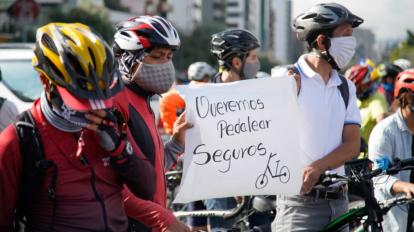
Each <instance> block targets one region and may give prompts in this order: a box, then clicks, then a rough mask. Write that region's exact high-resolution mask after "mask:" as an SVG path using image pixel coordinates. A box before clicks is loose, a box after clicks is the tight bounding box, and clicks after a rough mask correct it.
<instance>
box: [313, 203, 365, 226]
mask: <svg viewBox="0 0 414 232" xmlns="http://www.w3.org/2000/svg"><path fill="white" fill-rule="evenodd" d="M366 215H367V210H366V208H365V207H362V208H356V209H351V210H349V211H348V212H346V213H345V214H343V215H341V216H340V217H338V218H336V219H335V220H333V221H331V222H330V223H329V224H328V225H326V226H325V227H324V228H323V229H322V230H321V232H332V231H338V230H340V229H341V228H343V227H345V226H348V224H349V223H350V222H353V221H356V220H357V219H362V217H364V216H366Z"/></svg>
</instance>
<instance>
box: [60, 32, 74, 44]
mask: <svg viewBox="0 0 414 232" xmlns="http://www.w3.org/2000/svg"><path fill="white" fill-rule="evenodd" d="M62 35H63V37H64V38H65V39H67V40H69V41H72V43H74V44H76V42H75V40H73V39H72V38H70V37H69V36H68V35H66V34H64V33H62Z"/></svg>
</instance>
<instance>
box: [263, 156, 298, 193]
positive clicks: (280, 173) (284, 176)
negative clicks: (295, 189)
mask: <svg viewBox="0 0 414 232" xmlns="http://www.w3.org/2000/svg"><path fill="white" fill-rule="evenodd" d="M276 155H277V153H275V154H273V153H270V155H269V159H268V160H267V165H266V169H265V171H264V173H263V174H260V175H259V176H258V177H257V179H256V183H255V187H256V188H257V189H262V188H264V187H266V186H267V184H268V182H269V178H268V176H267V173H269V174H270V176H271V177H272V178H279V181H280V182H281V183H283V184H285V183H287V182H289V180H290V171H289V168H288V167H286V166H282V167H281V168H280V170H279V163H280V160H276V172H275V173H276V174H273V173H272V170H271V168H270V166H269V163H270V160H271V159H272V158H273V157H275V156H276Z"/></svg>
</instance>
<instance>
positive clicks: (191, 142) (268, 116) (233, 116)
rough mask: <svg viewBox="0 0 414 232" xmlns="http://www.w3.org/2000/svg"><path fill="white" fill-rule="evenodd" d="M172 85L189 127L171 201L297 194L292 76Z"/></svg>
mask: <svg viewBox="0 0 414 232" xmlns="http://www.w3.org/2000/svg"><path fill="white" fill-rule="evenodd" d="M177 89H178V91H179V92H180V93H181V94H182V95H183V96H184V98H185V102H186V112H187V115H186V116H187V120H188V121H190V122H191V123H193V124H194V127H193V128H192V129H189V130H187V132H186V144H185V155H184V158H183V159H184V170H183V178H182V181H181V188H180V191H179V193H178V195H177V197H176V199H175V202H176V203H187V202H191V201H195V200H200V199H209V198H220V197H230V196H242V195H271V194H277V193H284V194H298V193H299V189H300V186H301V167H300V162H299V139H298V138H299V133H298V120H299V112H298V111H299V109H298V105H297V101H296V84H295V82H294V79H293V78H290V77H281V78H267V79H254V80H244V81H239V82H234V83H227V84H206V85H188V86H178V87H177Z"/></svg>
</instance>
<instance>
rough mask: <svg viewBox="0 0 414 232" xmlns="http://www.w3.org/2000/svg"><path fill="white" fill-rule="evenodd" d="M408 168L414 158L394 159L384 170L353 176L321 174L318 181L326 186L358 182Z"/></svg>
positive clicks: (413, 167) (412, 167)
mask: <svg viewBox="0 0 414 232" xmlns="http://www.w3.org/2000/svg"><path fill="white" fill-rule="evenodd" d="M409 169H414V158H408V159H404V160H400V159H395V160H394V163H393V164H392V165H391V167H389V168H387V169H385V170H384V169H381V168H379V169H375V170H372V171H371V172H369V173H364V174H358V175H353V176H342V175H338V174H335V173H326V174H322V175H321V177H320V179H319V182H318V183H319V184H322V185H325V186H327V185H330V184H332V183H335V182H338V181H351V182H359V181H360V180H368V179H371V178H373V177H376V176H379V175H381V174H386V175H393V174H396V173H398V172H400V171H403V170H409Z"/></svg>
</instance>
